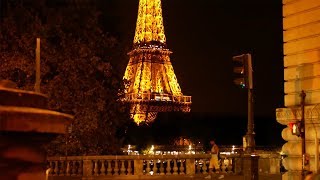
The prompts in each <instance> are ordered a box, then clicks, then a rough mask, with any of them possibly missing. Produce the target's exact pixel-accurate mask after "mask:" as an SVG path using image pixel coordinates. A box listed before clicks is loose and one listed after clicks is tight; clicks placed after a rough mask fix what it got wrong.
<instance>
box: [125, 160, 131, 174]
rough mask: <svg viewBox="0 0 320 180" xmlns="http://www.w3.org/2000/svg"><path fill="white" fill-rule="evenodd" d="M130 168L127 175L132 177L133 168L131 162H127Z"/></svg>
mask: <svg viewBox="0 0 320 180" xmlns="http://www.w3.org/2000/svg"><path fill="white" fill-rule="evenodd" d="M127 162H128V167H127V174H126V175H132V167H131V160H127Z"/></svg>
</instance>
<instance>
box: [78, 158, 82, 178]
mask: <svg viewBox="0 0 320 180" xmlns="http://www.w3.org/2000/svg"><path fill="white" fill-rule="evenodd" d="M82 168H83V166H82V161H78V171H77V175H80V176H81V175H82Z"/></svg>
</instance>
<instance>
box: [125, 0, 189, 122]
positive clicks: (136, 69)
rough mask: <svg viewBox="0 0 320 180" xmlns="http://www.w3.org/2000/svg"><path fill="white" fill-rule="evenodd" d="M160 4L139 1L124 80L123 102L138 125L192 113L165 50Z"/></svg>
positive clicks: (151, 0) (146, 0)
mask: <svg viewBox="0 0 320 180" xmlns="http://www.w3.org/2000/svg"><path fill="white" fill-rule="evenodd" d="M166 47H167V46H166V37H165V34H164V26H163V18H162V9H161V0H140V1H139V10H138V19H137V24H136V31H135V36H134V40H133V50H132V51H130V52H129V53H128V55H129V57H130V59H129V63H128V65H127V68H126V71H125V74H124V77H123V78H124V79H125V80H127V81H128V82H129V83H128V85H127V87H126V92H125V93H126V96H125V98H124V101H126V102H128V103H130V105H131V110H130V113H131V117H132V118H133V119H134V121H135V122H136V123H137V124H139V123H141V122H146V123H150V122H152V121H153V120H154V119H155V118H156V116H157V113H158V112H171V111H182V112H190V106H191V96H184V95H183V94H182V92H181V89H180V86H179V84H178V81H177V78H176V75H175V74H174V71H173V67H172V64H171V62H170V57H169V55H170V54H171V53H172V52H171V51H170V50H169V49H167V48H166Z"/></svg>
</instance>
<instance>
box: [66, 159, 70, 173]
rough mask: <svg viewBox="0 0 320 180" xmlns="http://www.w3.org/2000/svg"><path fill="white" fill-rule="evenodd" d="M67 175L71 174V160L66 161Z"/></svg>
mask: <svg viewBox="0 0 320 180" xmlns="http://www.w3.org/2000/svg"><path fill="white" fill-rule="evenodd" d="M66 165H67V167H66V176H69V175H70V161H66Z"/></svg>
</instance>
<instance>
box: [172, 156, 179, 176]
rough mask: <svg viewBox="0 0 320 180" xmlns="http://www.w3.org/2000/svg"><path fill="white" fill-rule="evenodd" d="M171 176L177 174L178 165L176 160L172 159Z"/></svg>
mask: <svg viewBox="0 0 320 180" xmlns="http://www.w3.org/2000/svg"><path fill="white" fill-rule="evenodd" d="M172 161H173V168H172V169H173V174H178V164H177V161H178V160H177V159H173V160H172Z"/></svg>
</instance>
